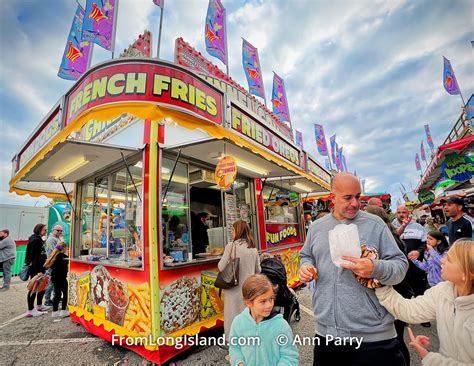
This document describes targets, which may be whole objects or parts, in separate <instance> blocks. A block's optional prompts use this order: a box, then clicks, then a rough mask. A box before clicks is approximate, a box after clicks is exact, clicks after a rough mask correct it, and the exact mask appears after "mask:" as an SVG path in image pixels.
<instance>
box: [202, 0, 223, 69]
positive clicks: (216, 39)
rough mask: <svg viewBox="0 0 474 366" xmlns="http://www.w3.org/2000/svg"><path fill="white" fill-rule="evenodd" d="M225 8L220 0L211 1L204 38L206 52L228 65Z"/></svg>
mask: <svg viewBox="0 0 474 366" xmlns="http://www.w3.org/2000/svg"><path fill="white" fill-rule="evenodd" d="M225 36H226V35H225V8H224V6H223V5H222V3H221V2H220V0H209V6H208V8H207V15H206V26H205V28H204V38H205V39H206V50H207V52H209V54H210V55H211V56H214V57H216V58H218V59H219V60H221V61H222V62H223V63H224V64H225V65H227V42H226V39H225Z"/></svg>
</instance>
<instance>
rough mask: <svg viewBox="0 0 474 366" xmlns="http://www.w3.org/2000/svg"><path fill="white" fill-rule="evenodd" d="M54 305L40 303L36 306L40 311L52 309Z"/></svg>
mask: <svg viewBox="0 0 474 366" xmlns="http://www.w3.org/2000/svg"><path fill="white" fill-rule="evenodd" d="M51 308H52V306H48V305H38V306H37V307H36V309H38V311H48V309H51Z"/></svg>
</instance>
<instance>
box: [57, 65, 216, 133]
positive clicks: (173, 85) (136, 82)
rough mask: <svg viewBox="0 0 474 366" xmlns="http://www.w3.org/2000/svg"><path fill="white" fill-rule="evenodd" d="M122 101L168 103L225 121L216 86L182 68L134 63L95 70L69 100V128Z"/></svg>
mask: <svg viewBox="0 0 474 366" xmlns="http://www.w3.org/2000/svg"><path fill="white" fill-rule="evenodd" d="M118 102H120V103H125V102H150V103H158V104H164V105H167V106H171V107H177V108H178V109H180V110H186V111H189V112H191V113H193V114H195V115H197V116H199V117H202V118H205V119H207V120H209V121H212V122H214V123H216V124H219V125H221V124H222V121H223V115H222V103H223V96H222V93H221V92H219V91H218V90H217V89H215V88H214V87H212V86H210V85H209V84H207V83H206V82H204V81H202V80H200V79H198V78H197V77H195V76H193V75H192V74H190V73H188V72H186V71H185V70H181V69H180V68H179V67H175V66H172V65H163V64H160V63H139V62H131V63H129V64H120V65H115V64H114V65H109V66H104V67H102V68H100V69H97V70H92V71H91V72H90V73H89V74H88V75H87V76H86V77H85V78H84V79H83V80H82V81H81V82H80V83H79V84H78V85H77V86H76V87H75V88H74V89H73V90H72V91H71V93H70V94H69V95H68V97H67V103H66V105H67V111H66V125H68V124H70V123H71V122H72V121H73V120H74V119H76V118H77V117H78V116H80V115H81V114H82V113H83V112H85V111H86V110H89V109H91V108H94V107H98V106H102V105H106V104H111V103H118Z"/></svg>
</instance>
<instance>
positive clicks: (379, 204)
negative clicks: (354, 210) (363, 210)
mask: <svg viewBox="0 0 474 366" xmlns="http://www.w3.org/2000/svg"><path fill="white" fill-rule="evenodd" d="M367 206H377V207H380V208H383V202H382V200H381V199H380V198H377V197H372V198H371V199H369V200H368V201H367Z"/></svg>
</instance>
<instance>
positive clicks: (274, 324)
mask: <svg viewBox="0 0 474 366" xmlns="http://www.w3.org/2000/svg"><path fill="white" fill-rule="evenodd" d="M282 339H284V340H286V341H287V342H286V344H285V345H281V344H280V343H285V342H283V341H282ZM244 340H245V345H243V346H241V345H239V344H242V343H244ZM229 354H230V363H231V365H232V366H235V365H238V364H239V363H240V362H243V363H244V365H245V366H262V365H272V366H290V365H298V348H297V347H296V346H295V345H294V344H293V333H292V332H291V328H290V326H289V325H288V323H287V322H286V321H285V320H284V319H283V315H281V314H279V313H272V314H271V315H270V316H269V317H267V318H265V319H263V320H262V321H261V322H260V323H258V324H257V323H256V322H255V319H254V318H253V317H252V315H251V314H250V310H249V309H248V308H246V309H245V310H244V311H242V312H241V313H240V314H239V315H237V316H236V317H235V318H234V321H233V322H232V326H231V329H230V335H229Z"/></svg>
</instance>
